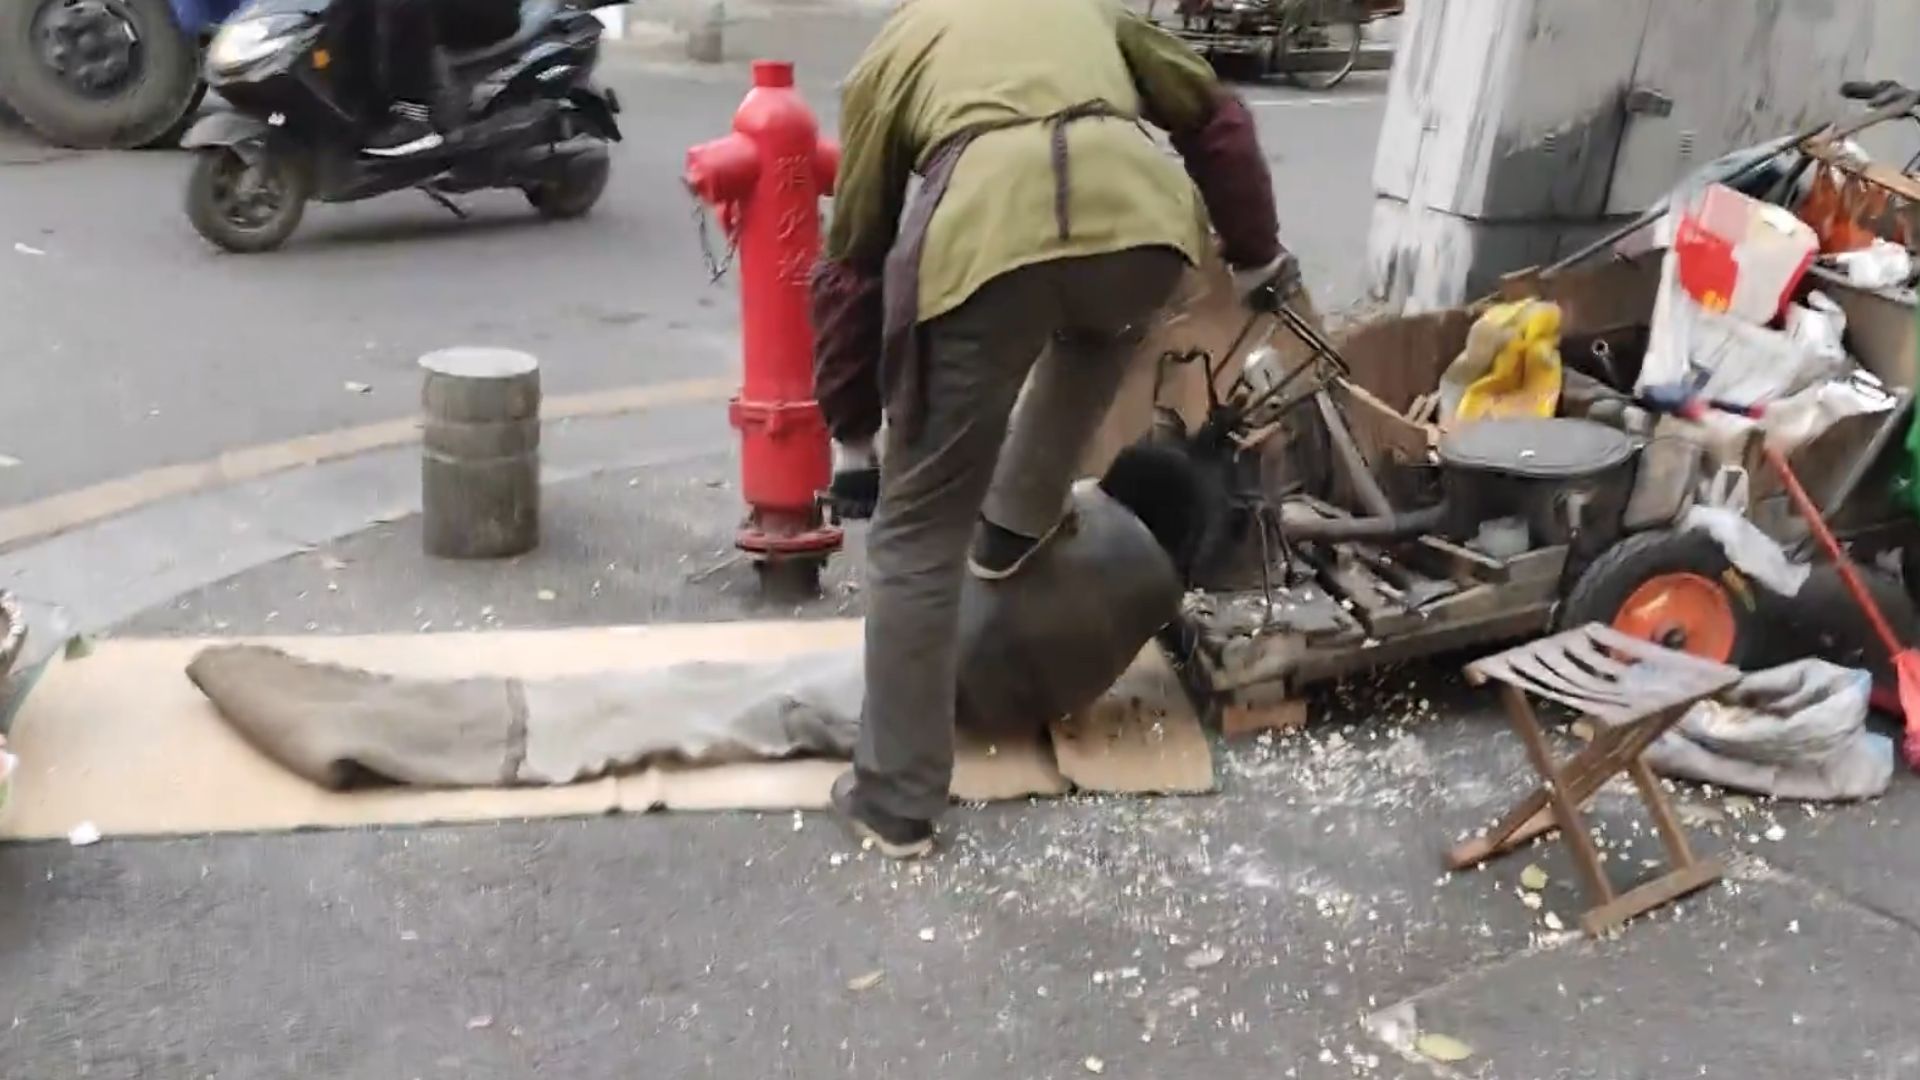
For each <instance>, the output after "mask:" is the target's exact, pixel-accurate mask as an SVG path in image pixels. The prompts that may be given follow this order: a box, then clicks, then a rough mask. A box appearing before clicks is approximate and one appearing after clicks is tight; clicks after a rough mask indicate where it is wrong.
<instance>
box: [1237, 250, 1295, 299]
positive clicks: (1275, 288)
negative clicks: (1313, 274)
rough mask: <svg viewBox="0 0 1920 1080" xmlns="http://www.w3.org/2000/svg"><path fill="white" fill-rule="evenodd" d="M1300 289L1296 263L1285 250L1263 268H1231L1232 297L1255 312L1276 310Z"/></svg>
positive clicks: (1291, 254)
mask: <svg viewBox="0 0 1920 1080" xmlns="http://www.w3.org/2000/svg"><path fill="white" fill-rule="evenodd" d="M1299 289H1300V260H1298V259H1296V258H1294V257H1293V252H1291V251H1288V250H1287V249H1285V248H1281V249H1280V254H1278V255H1276V256H1274V258H1273V261H1272V262H1269V263H1266V264H1265V265H1263V266H1251V267H1246V268H1244V269H1242V268H1237V267H1236V268H1234V269H1233V294H1234V295H1235V296H1237V297H1239V298H1240V299H1241V301H1242V302H1244V303H1245V304H1246V305H1247V306H1248V307H1250V308H1252V309H1254V310H1255V311H1267V312H1272V311H1278V310H1280V305H1281V304H1283V303H1285V302H1286V299H1287V297H1289V296H1292V295H1293V294H1294V293H1295V292H1298V291H1299Z"/></svg>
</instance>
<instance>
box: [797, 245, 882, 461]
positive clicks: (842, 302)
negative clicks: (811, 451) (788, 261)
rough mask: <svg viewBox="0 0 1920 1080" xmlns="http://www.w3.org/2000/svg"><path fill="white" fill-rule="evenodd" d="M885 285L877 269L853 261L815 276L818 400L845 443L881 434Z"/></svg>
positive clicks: (827, 265)
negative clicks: (881, 375) (868, 269)
mask: <svg viewBox="0 0 1920 1080" xmlns="http://www.w3.org/2000/svg"><path fill="white" fill-rule="evenodd" d="M884 283H885V277H884V275H883V273H882V272H881V271H880V270H879V269H878V268H876V269H874V270H873V271H871V272H869V271H866V270H862V269H860V268H859V267H857V266H855V265H854V264H853V263H851V262H837V261H823V262H821V263H820V265H819V266H818V267H816V268H815V269H814V272H813V334H814V349H813V396H814V397H815V398H816V399H818V400H819V402H820V411H821V412H822V413H824V414H825V416H826V419H827V430H828V431H829V432H831V433H832V434H833V437H834V438H835V439H837V440H839V441H841V442H849V441H853V440H860V439H871V438H872V437H873V436H874V433H876V432H878V431H879V430H880V416H881V397H880V346H881V336H882V327H883V325H884V321H885V308H884V307H883V306H882V303H881V299H882V296H883V289H884Z"/></svg>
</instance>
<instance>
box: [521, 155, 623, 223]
mask: <svg viewBox="0 0 1920 1080" xmlns="http://www.w3.org/2000/svg"><path fill="white" fill-rule="evenodd" d="M611 172H612V162H610V161H608V160H607V155H606V154H605V153H604V152H603V153H597V154H587V155H585V156H582V157H580V158H578V159H576V160H575V161H573V162H572V163H571V164H569V165H568V166H567V168H566V170H565V171H564V172H563V173H562V174H561V175H560V177H559V178H557V179H554V180H549V181H546V182H545V183H541V184H535V185H532V186H529V187H528V188H526V193H527V202H528V203H530V204H531V205H532V206H533V208H534V209H535V210H538V211H539V212H540V216H541V217H543V218H546V219H548V220H549V221H567V220H570V219H572V218H577V217H585V216H586V215H587V212H588V211H590V210H592V209H593V207H594V204H595V203H597V202H599V201H600V196H601V195H603V194H605V193H606V190H607V178H608V176H609V175H610V174H611Z"/></svg>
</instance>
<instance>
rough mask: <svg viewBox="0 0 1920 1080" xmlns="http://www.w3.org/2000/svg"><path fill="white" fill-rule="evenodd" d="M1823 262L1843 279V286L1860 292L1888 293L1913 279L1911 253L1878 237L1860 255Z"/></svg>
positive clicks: (1844, 254) (1847, 254) (1850, 253)
mask: <svg viewBox="0 0 1920 1080" xmlns="http://www.w3.org/2000/svg"><path fill="white" fill-rule="evenodd" d="M1827 260H1828V261H1829V262H1831V263H1833V264H1834V265H1835V266H1837V267H1839V268H1840V272H1841V273H1843V274H1845V275H1846V276H1847V284H1849V285H1854V286H1857V287H1859V288H1862V289H1890V288H1892V287H1894V286H1895V285H1905V284H1906V283H1907V279H1908V278H1911V277H1912V276H1913V253H1912V252H1910V251H1908V250H1907V249H1906V248H1904V247H1902V246H1900V245H1899V244H1896V243H1893V242H1892V241H1890V240H1883V239H1881V238H1880V237H1877V236H1876V237H1874V238H1873V246H1872V247H1868V248H1864V249H1862V250H1860V251H1843V252H1840V253H1839V254H1837V255H1829V256H1827Z"/></svg>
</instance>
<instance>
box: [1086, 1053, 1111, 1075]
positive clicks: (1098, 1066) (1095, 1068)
mask: <svg viewBox="0 0 1920 1080" xmlns="http://www.w3.org/2000/svg"><path fill="white" fill-rule="evenodd" d="M1080 1066H1081V1067H1082V1068H1084V1069H1086V1070H1087V1071H1088V1072H1090V1073H1093V1074H1094V1075H1096V1076H1097V1075H1099V1074H1100V1073H1103V1072H1106V1071H1107V1063H1106V1062H1104V1061H1101V1060H1100V1059H1099V1058H1097V1057H1090V1058H1088V1059H1087V1060H1085V1061H1083V1062H1081V1063H1080Z"/></svg>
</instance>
